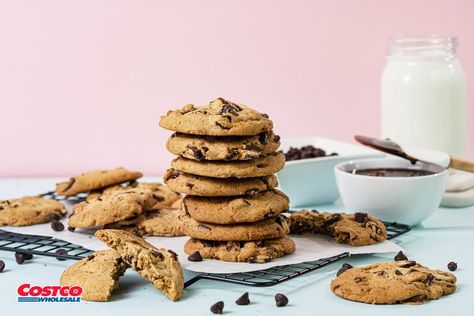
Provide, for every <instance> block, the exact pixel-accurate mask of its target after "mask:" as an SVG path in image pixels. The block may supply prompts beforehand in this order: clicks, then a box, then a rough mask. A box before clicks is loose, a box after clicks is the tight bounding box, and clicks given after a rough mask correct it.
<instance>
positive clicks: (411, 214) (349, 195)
mask: <svg viewBox="0 0 474 316" xmlns="http://www.w3.org/2000/svg"><path fill="white" fill-rule="evenodd" d="M430 166H433V165H430ZM372 168H402V169H406V168H409V169H423V170H428V171H432V172H435V173H434V174H432V175H426V176H417V177H376V176H367V175H360V174H353V173H351V171H352V170H354V169H372ZM335 174H336V182H337V187H338V189H339V193H340V194H341V199H342V202H343V203H344V206H345V208H346V209H347V210H348V211H349V212H356V211H362V212H367V213H369V214H370V215H373V216H376V217H378V218H380V219H382V220H385V221H389V222H399V223H403V224H408V225H412V226H413V225H417V224H419V223H420V222H422V221H423V220H425V219H427V218H428V217H429V216H430V215H431V214H432V213H433V212H434V211H435V210H436V209H437V208H438V207H439V204H440V202H441V199H442V197H443V193H444V191H445V188H446V181H447V178H448V170H447V169H445V168H443V167H429V166H428V165H425V164H422V163H417V164H416V165H415V166H413V165H412V164H411V163H410V162H409V161H406V160H400V159H363V160H358V161H350V162H346V163H341V164H338V165H337V166H336V167H335Z"/></svg>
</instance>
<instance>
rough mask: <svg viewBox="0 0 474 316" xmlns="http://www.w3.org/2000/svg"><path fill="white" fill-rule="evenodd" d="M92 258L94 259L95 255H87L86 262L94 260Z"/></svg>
mask: <svg viewBox="0 0 474 316" xmlns="http://www.w3.org/2000/svg"><path fill="white" fill-rule="evenodd" d="M94 258H95V255H88V256H87V260H92V259H94Z"/></svg>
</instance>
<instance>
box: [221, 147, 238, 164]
mask: <svg viewBox="0 0 474 316" xmlns="http://www.w3.org/2000/svg"><path fill="white" fill-rule="evenodd" d="M237 156H239V152H238V151H237V149H230V150H229V153H228V154H227V156H225V158H224V160H226V161H230V160H232V159H234V158H235V157H237Z"/></svg>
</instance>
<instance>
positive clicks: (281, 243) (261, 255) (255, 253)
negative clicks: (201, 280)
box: [184, 236, 295, 263]
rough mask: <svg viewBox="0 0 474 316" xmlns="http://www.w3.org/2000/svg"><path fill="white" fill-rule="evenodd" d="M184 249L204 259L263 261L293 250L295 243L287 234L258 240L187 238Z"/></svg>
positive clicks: (189, 253) (290, 252) (287, 253)
mask: <svg viewBox="0 0 474 316" xmlns="http://www.w3.org/2000/svg"><path fill="white" fill-rule="evenodd" d="M184 251H185V252H186V253H187V254H188V255H191V254H193V253H194V252H196V251H197V252H199V254H200V255H201V257H203V258H204V259H217V260H222V261H231V262H249V263H265V262H270V261H272V260H273V259H275V258H280V257H283V256H285V255H289V254H292V253H293V252H295V243H294V241H293V240H291V239H290V238H289V237H288V236H283V237H281V238H276V239H266V240H259V241H212V240H200V239H194V238H191V239H189V240H188V241H187V242H186V244H185V245H184Z"/></svg>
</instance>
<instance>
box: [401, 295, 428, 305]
mask: <svg viewBox="0 0 474 316" xmlns="http://www.w3.org/2000/svg"><path fill="white" fill-rule="evenodd" d="M426 298H427V296H426V295H425V294H421V295H416V296H413V297H410V298H407V299H406V300H403V301H402V303H419V302H423V301H424V300H426Z"/></svg>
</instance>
